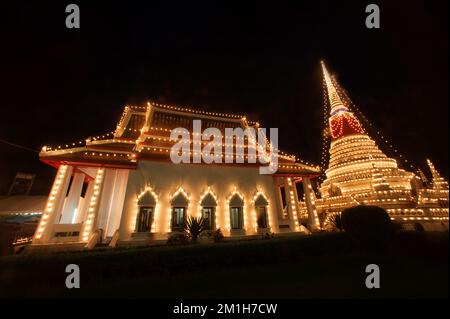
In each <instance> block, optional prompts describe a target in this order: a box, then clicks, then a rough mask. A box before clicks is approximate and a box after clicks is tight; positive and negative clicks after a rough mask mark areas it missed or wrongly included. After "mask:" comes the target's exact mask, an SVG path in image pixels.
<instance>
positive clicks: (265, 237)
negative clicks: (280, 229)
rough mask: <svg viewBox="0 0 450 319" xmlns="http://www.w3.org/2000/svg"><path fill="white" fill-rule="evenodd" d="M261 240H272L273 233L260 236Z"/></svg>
mask: <svg viewBox="0 0 450 319" xmlns="http://www.w3.org/2000/svg"><path fill="white" fill-rule="evenodd" d="M262 238H263V239H272V238H275V233H271V232H269V233H265V234H264V235H263V236H262Z"/></svg>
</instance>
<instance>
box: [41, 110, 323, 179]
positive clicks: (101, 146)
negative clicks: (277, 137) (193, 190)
mask: <svg viewBox="0 0 450 319" xmlns="http://www.w3.org/2000/svg"><path fill="white" fill-rule="evenodd" d="M198 119H200V120H202V129H205V128H207V127H215V128H218V129H219V130H220V131H221V132H224V130H225V128H237V127H240V128H242V129H245V128H248V127H253V128H257V127H259V123H258V122H255V121H250V120H248V119H247V118H246V117H245V116H242V115H236V114H224V113H218V112H206V111H200V110H196V109H192V108H182V107H176V106H168V105H161V104H157V103H148V104H147V105H146V106H126V107H125V108H124V111H123V113H122V116H121V118H120V120H119V122H118V123H117V126H116V130H115V131H114V132H110V133H107V134H104V135H101V136H96V137H90V138H88V139H86V140H85V141H84V142H83V141H79V142H76V143H70V144H67V145H65V147H64V146H58V147H47V146H44V147H43V148H42V151H41V153H40V155H39V156H40V158H41V160H42V161H44V162H46V163H48V164H50V165H53V166H58V165H59V164H60V163H66V164H72V165H78V166H83V165H85V166H92V165H94V166H104V167H117V168H135V167H136V166H137V162H138V161H139V160H154V161H170V149H171V147H172V146H173V145H174V142H173V141H170V132H171V130H172V129H175V128H177V127H185V128H187V129H192V123H193V120H198ZM204 143H205V144H206V143H208V142H204ZM222 143H223V144H222V146H224V145H225V144H224V143H225V140H224V138H223V139H222ZM246 147H248V145H246ZM245 153H246V152H244V154H245ZM232 156H236V154H233V155H232ZM216 165H244V166H251V165H256V164H248V163H247V164H216ZM258 165H259V164H258ZM279 170H280V171H284V172H286V173H293V172H295V173H307V174H318V173H319V172H320V168H319V167H317V166H315V165H312V164H309V163H305V162H303V161H301V160H299V159H298V158H296V157H295V156H294V155H290V154H286V153H284V152H281V151H279Z"/></svg>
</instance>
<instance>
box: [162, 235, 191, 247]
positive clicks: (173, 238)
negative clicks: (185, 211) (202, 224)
mask: <svg viewBox="0 0 450 319" xmlns="http://www.w3.org/2000/svg"><path fill="white" fill-rule="evenodd" d="M188 242H189V237H188V236H187V235H186V234H185V233H174V234H171V235H170V236H169V238H168V239H167V245H169V246H174V245H185V244H187V243H188Z"/></svg>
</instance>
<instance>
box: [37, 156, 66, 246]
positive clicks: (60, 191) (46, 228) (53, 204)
mask: <svg viewBox="0 0 450 319" xmlns="http://www.w3.org/2000/svg"><path fill="white" fill-rule="evenodd" d="M72 171H73V167H72V166H68V165H60V166H59V168H58V172H57V174H56V177H55V180H54V182H53V186H52V188H51V190H50V194H49V196H48V199H47V204H46V205H45V210H44V212H43V213H42V216H41V219H40V221H39V225H38V227H37V229H36V232H35V234H34V238H33V243H47V242H48V241H49V239H50V238H51V236H52V233H53V225H54V224H55V221H56V219H57V218H58V217H59V216H60V213H61V209H62V207H63V204H64V199H65V197H66V193H67V188H68V187H69V182H70V177H71V175H72Z"/></svg>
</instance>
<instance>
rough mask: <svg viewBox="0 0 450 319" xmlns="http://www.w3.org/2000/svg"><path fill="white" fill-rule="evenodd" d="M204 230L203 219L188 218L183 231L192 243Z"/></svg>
mask: <svg viewBox="0 0 450 319" xmlns="http://www.w3.org/2000/svg"><path fill="white" fill-rule="evenodd" d="M204 230H205V221H204V219H203V217H192V216H189V218H188V220H187V222H186V226H185V231H186V233H188V234H189V236H190V237H191V239H192V241H197V238H198V236H199V235H200V234H201V232H202V231H204Z"/></svg>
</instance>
